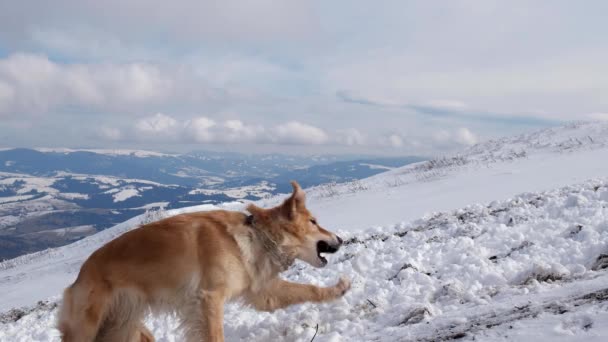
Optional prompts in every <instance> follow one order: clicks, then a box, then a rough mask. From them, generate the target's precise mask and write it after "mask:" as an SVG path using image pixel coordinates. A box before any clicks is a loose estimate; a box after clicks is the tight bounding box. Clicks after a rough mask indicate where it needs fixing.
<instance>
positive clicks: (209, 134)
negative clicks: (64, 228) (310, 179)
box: [99, 113, 362, 145]
mask: <svg viewBox="0 0 608 342" xmlns="http://www.w3.org/2000/svg"><path fill="white" fill-rule="evenodd" d="M131 130H132V131H133V133H134V136H135V137H136V138H137V139H139V140H142V141H156V142H173V143H176V142H177V143H210V144H242V143H255V144H269V143H275V144H290V145H321V144H337V145H341V144H344V145H352V144H354V143H362V140H361V139H362V138H361V135H360V133H358V131H356V130H350V131H349V133H350V134H351V136H349V137H348V139H346V140H342V139H341V138H340V139H335V140H331V139H330V138H329V136H328V134H327V133H325V131H324V130H322V129H321V128H318V127H315V126H312V125H309V124H305V123H301V122H296V121H291V122H288V123H285V124H281V125H277V126H274V127H272V128H271V129H266V128H265V127H264V126H262V125H248V124H246V123H244V122H243V121H241V120H237V119H229V120H225V121H223V122H216V121H215V120H213V119H211V118H208V117H205V116H198V117H195V118H192V119H187V120H183V121H180V120H178V119H175V118H173V117H172V116H169V115H166V114H163V113H157V114H155V115H152V116H149V117H145V118H142V119H140V120H138V121H136V122H135V124H134V125H133V127H132V128H131ZM99 135H100V137H102V138H105V139H107V140H118V139H121V138H125V135H124V134H123V133H122V131H120V130H118V129H116V128H110V127H107V126H104V127H103V128H102V129H101V131H100V134H99Z"/></svg>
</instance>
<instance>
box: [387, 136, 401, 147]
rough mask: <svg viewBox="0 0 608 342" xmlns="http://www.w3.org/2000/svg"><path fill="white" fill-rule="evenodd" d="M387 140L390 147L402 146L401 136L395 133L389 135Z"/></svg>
mask: <svg viewBox="0 0 608 342" xmlns="http://www.w3.org/2000/svg"><path fill="white" fill-rule="evenodd" d="M388 142H389V144H390V145H391V146H392V147H402V146H403V138H401V137H400V136H398V135H397V134H391V135H389V137H388Z"/></svg>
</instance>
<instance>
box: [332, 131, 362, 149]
mask: <svg viewBox="0 0 608 342" xmlns="http://www.w3.org/2000/svg"><path fill="white" fill-rule="evenodd" d="M335 138H336V141H337V142H338V143H339V144H341V145H346V146H363V145H366V144H367V137H366V136H365V135H364V134H363V133H361V131H359V130H358V129H356V128H347V129H340V130H338V131H337V134H336V135H335Z"/></svg>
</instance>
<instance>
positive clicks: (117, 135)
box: [97, 126, 123, 141]
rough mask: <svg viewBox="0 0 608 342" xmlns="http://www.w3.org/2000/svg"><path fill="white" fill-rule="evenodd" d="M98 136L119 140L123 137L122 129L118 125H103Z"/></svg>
mask: <svg viewBox="0 0 608 342" xmlns="http://www.w3.org/2000/svg"><path fill="white" fill-rule="evenodd" d="M97 134H98V136H99V137H100V138H102V139H104V140H109V141H119V140H122V139H123V135H122V131H121V130H120V129H118V128H116V127H108V126H103V127H101V128H100V129H99V132H97Z"/></svg>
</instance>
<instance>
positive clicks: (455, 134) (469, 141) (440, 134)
mask: <svg viewBox="0 0 608 342" xmlns="http://www.w3.org/2000/svg"><path fill="white" fill-rule="evenodd" d="M432 137H433V140H434V143H435V144H438V145H440V146H449V145H454V144H457V145H461V146H472V145H475V144H477V143H478V142H479V138H477V136H476V135H475V134H474V133H473V132H471V130H470V129H468V128H466V127H461V128H458V129H456V130H455V131H449V130H446V129H441V130H438V131H436V132H435V133H434V134H433V135H432Z"/></svg>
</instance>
